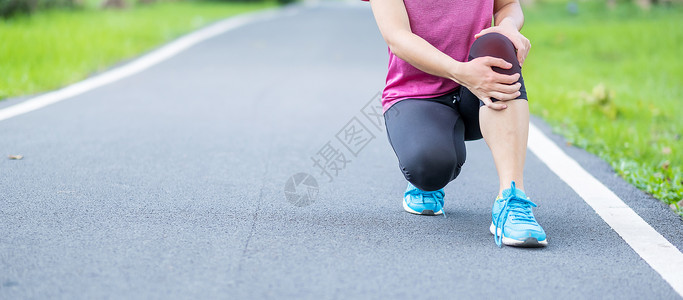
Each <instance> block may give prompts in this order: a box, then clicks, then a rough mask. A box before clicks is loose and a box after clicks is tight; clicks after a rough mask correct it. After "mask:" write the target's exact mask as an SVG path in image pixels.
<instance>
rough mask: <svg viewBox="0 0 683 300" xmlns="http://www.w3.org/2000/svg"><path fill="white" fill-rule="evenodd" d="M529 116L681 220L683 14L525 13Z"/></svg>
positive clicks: (546, 8) (550, 8) (588, 8)
mask: <svg viewBox="0 0 683 300" xmlns="http://www.w3.org/2000/svg"><path fill="white" fill-rule="evenodd" d="M525 15H526V18H527V22H526V25H525V28H524V29H523V33H524V34H525V35H526V36H527V37H528V38H529V39H530V40H531V42H532V50H531V53H530V56H529V59H528V60H527V62H526V63H525V65H524V69H525V75H524V78H525V81H526V83H527V86H528V92H529V98H530V99H531V103H533V104H532V105H531V107H532V112H533V113H535V114H537V115H540V116H542V117H543V118H544V119H546V120H547V121H548V122H549V123H551V124H552V125H553V127H554V128H555V130H556V131H557V132H559V133H560V134H562V135H564V136H565V137H566V138H567V140H568V141H570V143H572V144H574V145H576V146H579V147H583V148H585V149H587V150H588V151H590V152H593V153H595V154H597V155H599V156H600V157H602V158H603V159H605V160H606V161H608V162H609V163H610V164H611V165H612V167H614V169H615V170H616V171H617V173H619V174H620V175H621V176H623V177H624V178H625V179H626V180H628V181H629V182H631V183H632V184H634V185H636V186H637V187H638V188H640V189H642V190H644V191H646V192H648V193H650V194H652V195H653V196H654V197H656V198H658V199H660V200H662V201H664V202H666V203H667V204H669V205H671V207H672V208H674V209H675V210H677V211H678V212H679V214H681V215H682V216H683V208H682V207H681V205H683V202H681V201H682V199H683V140H682V139H681V135H682V134H683V117H682V116H683V102H682V100H683V58H682V57H681V55H682V54H683V7H682V6H673V7H669V8H663V7H655V8H654V9H653V10H651V11H649V12H643V11H640V10H638V9H637V8H635V7H633V6H632V5H628V4H621V5H620V6H619V7H618V8H617V9H615V10H612V11H610V10H607V9H605V8H604V1H598V2H579V14H578V15H571V14H569V13H568V11H567V9H566V4H562V3H543V2H541V3H539V4H537V5H536V6H533V7H526V8H525Z"/></svg>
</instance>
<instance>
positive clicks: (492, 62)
mask: <svg viewBox="0 0 683 300" xmlns="http://www.w3.org/2000/svg"><path fill="white" fill-rule="evenodd" d="M484 64H486V65H487V66H489V67H498V68H501V69H509V68H512V64H511V63H509V62H507V61H505V60H504V59H502V58H497V57H492V56H485V57H484Z"/></svg>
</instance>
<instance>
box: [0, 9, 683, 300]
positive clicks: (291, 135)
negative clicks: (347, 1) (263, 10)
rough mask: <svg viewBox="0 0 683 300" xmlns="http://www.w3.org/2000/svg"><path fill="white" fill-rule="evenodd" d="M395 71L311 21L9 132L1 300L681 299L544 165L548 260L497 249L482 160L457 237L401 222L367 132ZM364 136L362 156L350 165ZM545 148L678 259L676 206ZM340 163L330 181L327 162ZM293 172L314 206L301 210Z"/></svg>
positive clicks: (372, 50)
mask: <svg viewBox="0 0 683 300" xmlns="http://www.w3.org/2000/svg"><path fill="white" fill-rule="evenodd" d="M386 63H387V50H386V46H385V45H384V43H383V40H382V39H381V37H380V35H379V33H378V30H377V28H376V25H375V23H374V20H373V19H372V15H371V12H370V10H369V7H368V6H365V5H344V4H324V5H316V6H307V7H300V8H297V9H296V11H295V13H286V14H281V15H279V16H278V17H276V18H273V19H270V20H267V21H262V22H256V23H252V24H249V25H246V26H244V27H240V28H238V29H236V30H232V31H229V32H227V33H225V34H221V35H220V36H218V37H216V38H213V39H210V40H208V41H205V42H203V43H201V44H199V45H197V46H195V47H192V48H191V49H189V50H187V51H185V52H183V53H181V54H180V55H178V56H176V57H174V58H172V59H170V60H167V61H165V62H163V63H161V64H158V65H156V66H154V67H152V68H150V69H148V70H146V71H144V72H142V73H139V74H136V75H134V76H131V77H128V78H125V79H123V80H120V81H117V82H115V83H112V84H109V85H107V86H104V87H101V88H98V89H95V90H93V91H90V92H87V93H85V94H82V95H79V96H76V97H74V98H72V99H69V100H66V101H63V102H60V103H57V104H54V105H51V106H49V107H46V108H43V109H40V110H37V111H34V112H31V113H27V114H24V115H21V116H18V117H15V118H12V119H8V120H5V121H2V122H0V154H2V155H3V156H6V155H8V154H22V155H23V156H24V159H22V160H8V159H5V158H2V159H0V172H1V174H2V175H1V176H0V188H1V189H2V190H1V192H0V299H59V298H66V299H97V298H152V299H155V298H156V299H160V298H163V299H166V298H235V299H243V298H257V299H259V298H278V299H279V298H296V299H300V298H308V299H320V298H322V299H337V298H338V299H355V298H403V299H405V298H417V297H424V298H475V297H476V298H493V297H509V298H550V297H552V298H558V299H567V298H572V299H573V298H598V297H599V298H620V299H678V298H679V295H678V294H676V292H675V291H674V290H673V289H672V288H671V287H670V286H669V285H668V284H667V283H666V282H665V281H663V280H662V278H661V277H660V276H659V275H658V274H657V273H656V272H655V271H654V270H653V269H652V268H650V266H649V265H648V264H647V263H646V262H645V261H644V260H642V259H641V258H640V257H639V256H638V255H637V254H636V253H635V252H634V251H633V250H632V249H631V248H630V247H629V246H628V245H627V244H626V243H625V242H624V241H623V240H622V239H621V238H620V237H619V236H618V235H617V234H616V233H615V232H614V231H613V230H612V229H611V228H610V227H609V226H608V225H607V224H606V223H605V222H603V221H602V219H601V218H600V217H599V216H598V215H596V214H595V213H594V212H593V210H592V209H591V208H590V207H589V206H588V205H587V204H586V203H585V202H584V201H583V200H582V199H581V198H580V197H579V196H578V195H576V194H575V193H574V192H573V191H572V190H571V189H570V188H569V187H567V186H566V185H565V184H564V182H562V181H561V180H560V179H558V177H557V176H555V174H554V173H552V172H551V171H550V170H548V169H547V168H546V167H545V165H543V163H541V162H540V161H539V160H538V159H537V158H536V157H535V156H534V155H533V154H531V153H529V155H528V163H527V169H526V187H527V191H528V194H529V195H530V197H531V198H532V199H533V200H534V201H535V202H536V203H537V204H539V207H538V208H537V209H535V213H536V216H537V218H538V220H539V222H540V223H541V225H543V226H544V228H545V230H546V231H547V233H548V236H549V238H550V239H549V246H548V247H547V248H543V249H518V248H512V247H503V248H502V249H501V248H498V247H497V246H496V245H495V243H494V241H493V237H492V236H491V235H490V234H489V232H488V225H489V224H490V222H491V220H490V209H491V204H492V201H493V197H494V195H495V193H496V192H497V190H496V189H497V182H496V175H495V168H494V165H493V163H492V161H491V159H490V154H489V151H488V149H487V147H486V145H485V144H484V143H483V142H482V141H478V142H472V143H469V144H468V161H467V163H466V164H465V166H464V168H463V171H462V173H461V175H460V177H459V178H458V179H457V180H456V181H454V182H452V183H451V184H449V185H448V186H447V188H446V212H447V216H448V217H447V218H443V217H425V216H415V215H410V214H408V213H405V212H404V211H403V209H402V207H401V196H402V192H403V190H404V188H405V184H406V183H405V180H404V179H403V177H402V175H401V173H400V171H399V169H398V167H397V161H396V158H395V156H394V154H393V152H392V150H391V148H390V146H389V144H388V142H387V140H386V136H385V133H384V131H382V130H381V127H380V128H376V127H374V123H373V119H372V114H371V113H369V112H371V111H372V106H373V104H375V105H376V104H377V102H376V99H374V100H373V97H374V96H375V95H376V93H377V92H378V91H379V90H380V89H381V88H382V86H383V82H384V76H385V69H386ZM530 91H533V88H532V87H530ZM530 94H533V93H531V92H530ZM21 101H23V100H22V99H14V100H9V101H3V102H4V103H0V108H2V107H3V106H5V107H6V106H9V105H12V104H15V103H18V102H21ZM368 103H371V105H369V106H366V104H368ZM532 103H533V98H532ZM532 105H533V104H532ZM533 122H534V123H535V124H537V125H538V126H540V127H541V128H543V130H545V131H546V132H548V128H547V126H545V125H544V124H543V123H542V122H541V121H539V120H537V119H534V120H533ZM359 124H361V125H359ZM351 127H353V128H355V129H364V133H363V134H364V135H363V136H362V137H364V139H359V140H354V143H353V144H350V145H348V144H347V146H349V148H346V146H344V145H343V144H341V142H342V141H344V139H345V138H346V137H348V136H347V135H345V134H346V133H348V131H347V130H349V128H351ZM552 138H553V139H554V140H555V141H556V142H558V144H560V145H562V147H563V149H565V151H567V152H568V153H569V154H570V155H571V156H572V157H574V158H575V159H576V160H577V161H578V162H579V163H581V164H582V165H583V166H584V168H586V169H587V170H589V171H590V172H591V173H592V174H594V176H596V177H597V178H598V179H600V180H601V181H602V182H603V183H605V184H606V185H607V186H608V187H610V188H611V189H612V190H613V191H615V193H617V195H619V196H620V197H621V198H622V199H623V200H624V201H625V202H626V203H627V204H629V205H630V206H631V207H632V208H633V209H634V210H635V211H636V212H638V214H639V215H641V216H642V217H643V218H644V219H645V220H646V221H648V222H649V223H650V224H651V225H652V226H653V227H654V228H655V229H657V230H658V231H659V232H660V233H661V234H662V235H663V236H664V237H666V238H667V239H668V240H669V241H670V242H671V243H673V244H674V245H676V246H677V247H678V248H679V249H683V235H681V230H682V228H683V222H681V220H680V219H679V218H678V217H676V216H675V215H674V214H673V213H672V212H670V211H669V210H668V209H667V208H666V207H665V206H664V205H663V204H661V203H660V202H658V201H657V200H655V199H652V198H650V197H648V196H647V195H645V194H643V193H641V192H639V191H638V190H636V189H635V188H633V187H631V186H630V185H628V184H626V183H624V182H623V181H622V180H621V179H619V178H618V177H616V176H615V175H614V174H613V172H612V171H611V169H610V168H609V166H608V165H607V164H605V163H604V162H602V161H600V160H599V159H597V158H595V157H594V156H592V155H589V154H586V153H585V152H583V151H581V150H579V149H576V148H572V147H567V146H565V145H564V144H563V142H562V140H561V138H559V137H557V136H552ZM328 142H329V144H328ZM340 153H345V155H344V156H339V154H340ZM331 154H336V156H334V162H336V166H337V169H336V170H335V169H329V168H328V169H326V170H327V171H328V172H330V176H329V177H328V176H327V175H326V174H324V173H321V171H320V169H317V168H316V166H315V164H314V161H315V160H318V161H319V162H320V163H321V164H324V163H325V161H324V160H321V159H324V158H325V157H330V156H329V155H331ZM325 166H328V167H329V166H331V164H329V163H328V164H325ZM299 172H303V173H307V174H310V175H311V176H312V177H313V178H315V179H316V181H317V186H318V187H319V190H317V194H316V193H315V190H314V189H312V190H310V192H311V194H310V197H311V198H310V199H311V200H313V202H312V203H298V204H300V206H297V205H294V204H297V203H294V204H293V203H292V202H290V201H288V198H287V197H286V193H285V191H284V190H285V188H286V182H287V180H288V179H289V178H290V176H292V175H293V174H297V173H299ZM303 187H304V186H303V185H299V186H297V187H296V188H297V190H296V191H297V192H299V193H300V192H301V191H302V188H303ZM292 199H293V198H292ZM306 204H308V205H306Z"/></svg>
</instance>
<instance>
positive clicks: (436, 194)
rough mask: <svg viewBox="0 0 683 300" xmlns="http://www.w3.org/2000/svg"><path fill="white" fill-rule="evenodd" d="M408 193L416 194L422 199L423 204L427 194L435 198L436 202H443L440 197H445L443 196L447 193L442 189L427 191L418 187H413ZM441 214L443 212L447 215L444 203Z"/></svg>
mask: <svg viewBox="0 0 683 300" xmlns="http://www.w3.org/2000/svg"><path fill="white" fill-rule="evenodd" d="M408 194H411V195H415V196H417V197H418V198H419V199H420V202H421V203H422V204H425V201H424V199H425V196H427V198H432V199H434V202H435V203H438V204H441V202H440V201H439V199H443V196H444V195H446V194H445V193H444V192H443V191H442V190H436V191H432V192H426V191H423V190H420V189H417V188H414V189H412V190H411V191H409V192H408ZM441 214H443V217H444V218H445V217H446V211H445V210H444V209H443V205H442V206H441Z"/></svg>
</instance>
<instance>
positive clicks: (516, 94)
mask: <svg viewBox="0 0 683 300" xmlns="http://www.w3.org/2000/svg"><path fill="white" fill-rule="evenodd" d="M520 94H521V93H520V92H519V91H516V92H514V93H511V94H506V93H501V92H490V93H489V96H490V97H491V98H496V99H498V100H500V101H508V100H515V99H517V97H519V96H520Z"/></svg>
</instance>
